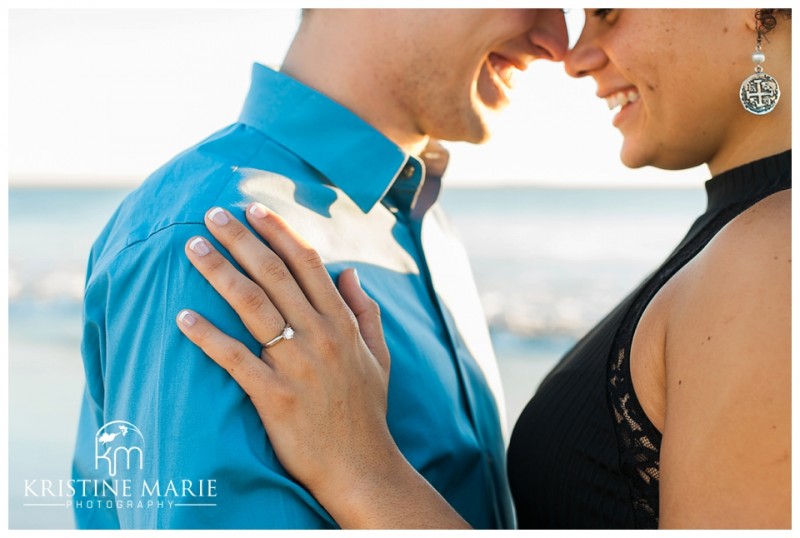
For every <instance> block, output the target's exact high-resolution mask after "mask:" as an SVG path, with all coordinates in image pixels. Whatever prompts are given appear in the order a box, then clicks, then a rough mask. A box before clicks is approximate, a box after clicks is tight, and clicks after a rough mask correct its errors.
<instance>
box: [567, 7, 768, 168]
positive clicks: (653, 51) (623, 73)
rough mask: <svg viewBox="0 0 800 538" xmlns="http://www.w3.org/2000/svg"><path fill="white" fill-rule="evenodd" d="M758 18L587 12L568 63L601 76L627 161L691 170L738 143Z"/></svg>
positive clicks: (577, 71) (701, 12) (572, 70)
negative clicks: (744, 84)
mask: <svg viewBox="0 0 800 538" xmlns="http://www.w3.org/2000/svg"><path fill="white" fill-rule="evenodd" d="M753 18H754V10H752V9H751V10H736V9H728V10H725V9H722V10H711V9H587V10H586V24H585V26H584V29H583V32H582V33H581V36H580V38H579V39H578V42H577V43H576V44H575V47H574V48H573V49H572V50H570V51H569V52H568V53H567V55H566V58H565V65H566V69H567V72H568V73H569V74H570V75H572V76H575V77H581V76H586V75H590V76H591V77H592V78H594V80H595V82H596V83H597V96H598V97H600V98H602V99H605V100H606V101H607V103H608V105H609V108H610V109H612V110H613V113H614V116H613V120H612V123H613V125H614V126H615V127H616V128H617V129H619V130H620V132H621V133H622V135H623V138H624V142H623V146H622V151H621V154H620V158H621V159H622V162H623V163H624V164H625V165H626V166H629V167H632V168H638V167H641V166H647V165H651V166H656V167H659V168H665V169H671V170H674V169H682V168H688V167H691V166H696V165H699V164H703V163H709V162H711V161H712V160H713V159H714V157H715V155H717V154H718V153H719V152H720V151H723V148H724V147H725V145H726V144H728V145H729V144H731V143H734V142H733V140H732V136H731V135H732V133H736V132H737V130H739V131H740V130H741V129H743V128H745V126H746V123H747V122H748V121H749V118H747V116H748V113H747V112H746V111H745V110H744V109H743V107H742V105H741V103H740V101H739V97H738V95H739V86H740V84H741V82H742V80H744V79H745V78H746V77H747V76H748V75H750V74H752V72H753V64H752V60H751V53H752V52H753V50H754V48H755V43H756V32H755V30H754V24H753ZM765 52H766V54H767V61H766V62H765V63H764V70H765V71H766V72H769V65H770V64H769V60H770V56H769V48H768V46H767V47H765Z"/></svg>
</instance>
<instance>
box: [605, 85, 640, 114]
mask: <svg viewBox="0 0 800 538" xmlns="http://www.w3.org/2000/svg"><path fill="white" fill-rule="evenodd" d="M638 100H639V94H638V93H637V92H636V91H635V90H628V91H624V92H617V93H615V94H613V95H609V96H608V97H606V104H608V109H609V110H614V109H615V108H617V107H623V106H625V105H627V104H628V103H635V102H636V101H638Z"/></svg>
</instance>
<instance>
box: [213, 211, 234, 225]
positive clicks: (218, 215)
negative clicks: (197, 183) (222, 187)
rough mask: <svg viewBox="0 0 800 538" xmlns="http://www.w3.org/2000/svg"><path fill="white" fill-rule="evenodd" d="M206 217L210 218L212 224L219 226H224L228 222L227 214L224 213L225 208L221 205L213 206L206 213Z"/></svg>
mask: <svg viewBox="0 0 800 538" xmlns="http://www.w3.org/2000/svg"><path fill="white" fill-rule="evenodd" d="M208 218H209V219H211V220H212V221H213V222H214V224H217V225H219V226H225V225H226V224H228V223H229V222H230V219H229V218H228V215H226V214H225V210H224V209H222V208H221V207H215V208H214V209H212V210H211V211H210V212H209V213H208Z"/></svg>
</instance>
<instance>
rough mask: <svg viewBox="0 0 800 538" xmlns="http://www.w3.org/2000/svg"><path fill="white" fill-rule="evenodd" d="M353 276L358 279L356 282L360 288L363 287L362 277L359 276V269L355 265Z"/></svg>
mask: <svg viewBox="0 0 800 538" xmlns="http://www.w3.org/2000/svg"><path fill="white" fill-rule="evenodd" d="M353 278H355V279H356V284H358V287H359V288H360V287H361V279H360V278H358V269H356V268H355V267H353Z"/></svg>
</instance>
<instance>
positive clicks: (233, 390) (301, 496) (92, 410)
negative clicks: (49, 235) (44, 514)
mask: <svg viewBox="0 0 800 538" xmlns="http://www.w3.org/2000/svg"><path fill="white" fill-rule="evenodd" d="M193 235H204V236H205V237H210V236H209V234H208V233H207V231H206V229H205V227H204V226H202V225H199V224H182V225H181V224H179V225H173V226H171V227H168V228H165V229H163V230H161V231H159V232H157V233H155V234H153V235H151V236H150V237H148V238H147V239H146V240H144V241H140V242H138V243H134V244H132V245H129V246H127V247H125V248H124V249H123V250H122V251H121V252H120V253H119V254H118V255H117V256H115V257H114V259H113V260H112V261H111V262H110V263H106V264H103V265H101V264H100V263H98V264H96V266H95V267H93V268H92V270H91V276H90V278H89V281H88V284H87V290H86V295H85V298H84V305H85V306H84V335H83V343H82V351H83V357H84V366H85V370H86V390H85V393H84V400H83V406H82V410H81V417H80V423H79V424H80V425H79V431H78V440H77V444H76V451H75V457H74V464H73V485H74V487H75V490H76V491H75V495H74V497H73V504H74V507H73V509H74V513H75V517H76V523H77V526H78V527H79V528H124V529H127V528H132V529H139V528H169V529H189V528H237V529H243V528H263V529H292V528H303V529H316V528H335V527H336V524H335V522H334V521H333V520H332V519H331V517H330V516H329V515H328V514H327V512H326V511H325V510H324V509H323V508H322V507H321V506H320V505H319V504H318V503H317V502H316V500H315V499H314V498H313V497H312V496H311V495H310V494H309V493H308V492H307V491H306V490H305V489H304V488H303V487H301V486H300V485H299V484H297V483H296V482H294V481H293V480H292V479H291V478H290V477H289V476H288V475H287V473H286V472H285V471H284V470H283V468H282V467H281V465H280V463H279V462H278V460H277V458H276V456H275V454H274V452H273V450H272V447H271V445H270V443H269V440H268V438H267V435H266V434H265V432H264V428H263V426H262V424H261V421H260V419H259V417H258V414H257V413H256V411H255V408H254V407H253V406H252V404H251V403H250V400H249V398H248V397H247V395H246V394H245V393H244V392H243V391H242V390H241V389H240V388H239V386H238V385H237V384H236V382H235V381H234V380H233V379H232V378H231V377H230V376H229V375H228V373H227V372H226V371H224V370H223V369H222V368H220V367H219V366H217V365H216V364H215V363H214V362H213V361H212V360H211V359H209V358H208V357H206V356H205V355H204V354H203V352H202V351H201V350H200V349H199V348H197V347H196V346H194V345H193V344H192V343H191V342H189V340H187V339H186V337H184V336H183V334H182V333H181V332H180V331H179V330H178V328H177V326H176V324H175V317H176V315H177V313H178V312H179V311H180V310H181V309H182V308H192V309H194V310H197V311H198V312H200V313H201V314H203V315H204V316H206V317H207V318H208V319H209V320H210V321H212V322H213V323H214V324H216V326H217V327H219V328H220V329H221V330H222V331H224V332H225V333H227V334H229V335H230V336H232V337H234V338H237V339H239V340H241V341H243V342H245V344H247V345H248V346H250V347H251V349H252V350H253V351H254V352H257V351H258V350H259V344H258V343H257V342H256V341H255V340H254V339H253V337H252V336H251V335H250V334H249V333H248V332H247V330H246V329H245V327H244V325H243V324H242V322H241V320H240V319H239V318H238V316H237V315H236V313H235V312H234V311H233V310H232V309H231V308H230V307H229V306H228V304H227V303H226V302H225V301H224V300H223V299H222V298H221V297H220V296H219V295H218V294H217V293H216V292H215V291H214V290H213V289H212V288H211V286H210V285H209V284H208V283H207V282H206V281H205V280H204V279H203V277H202V276H201V275H200V274H199V273H198V272H197V271H196V270H195V269H194V268H193V267H192V266H191V264H189V262H188V260H187V259H186V256H185V254H184V244H185V243H186V241H187V240H188V239H189V238H190V237H192V236H193ZM216 246H217V247H218V248H219V245H216ZM99 259H100V260H102V259H103V257H102V256H100V257H99ZM120 425H123V427H124V430H123V429H121V428H120ZM123 431H124V432H125V433H126V435H124V436H123V435H122V433H121V432H123ZM115 434H116V435H115ZM111 437H114V438H113V439H110V438H111ZM134 446H135V447H136V449H134ZM115 447H122V449H121V451H118V452H114V451H112V452H107V451H108V449H109V448H112V449H114V450H116V448H115ZM106 454H111V455H114V456H120V457H119V458H116V459H114V462H115V474H114V476H111V474H110V469H111V464H110V461H111V459H112V456H110V455H106ZM98 455H99V456H98ZM125 481H127V486H126V482H125ZM104 484H105V485H104Z"/></svg>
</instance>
